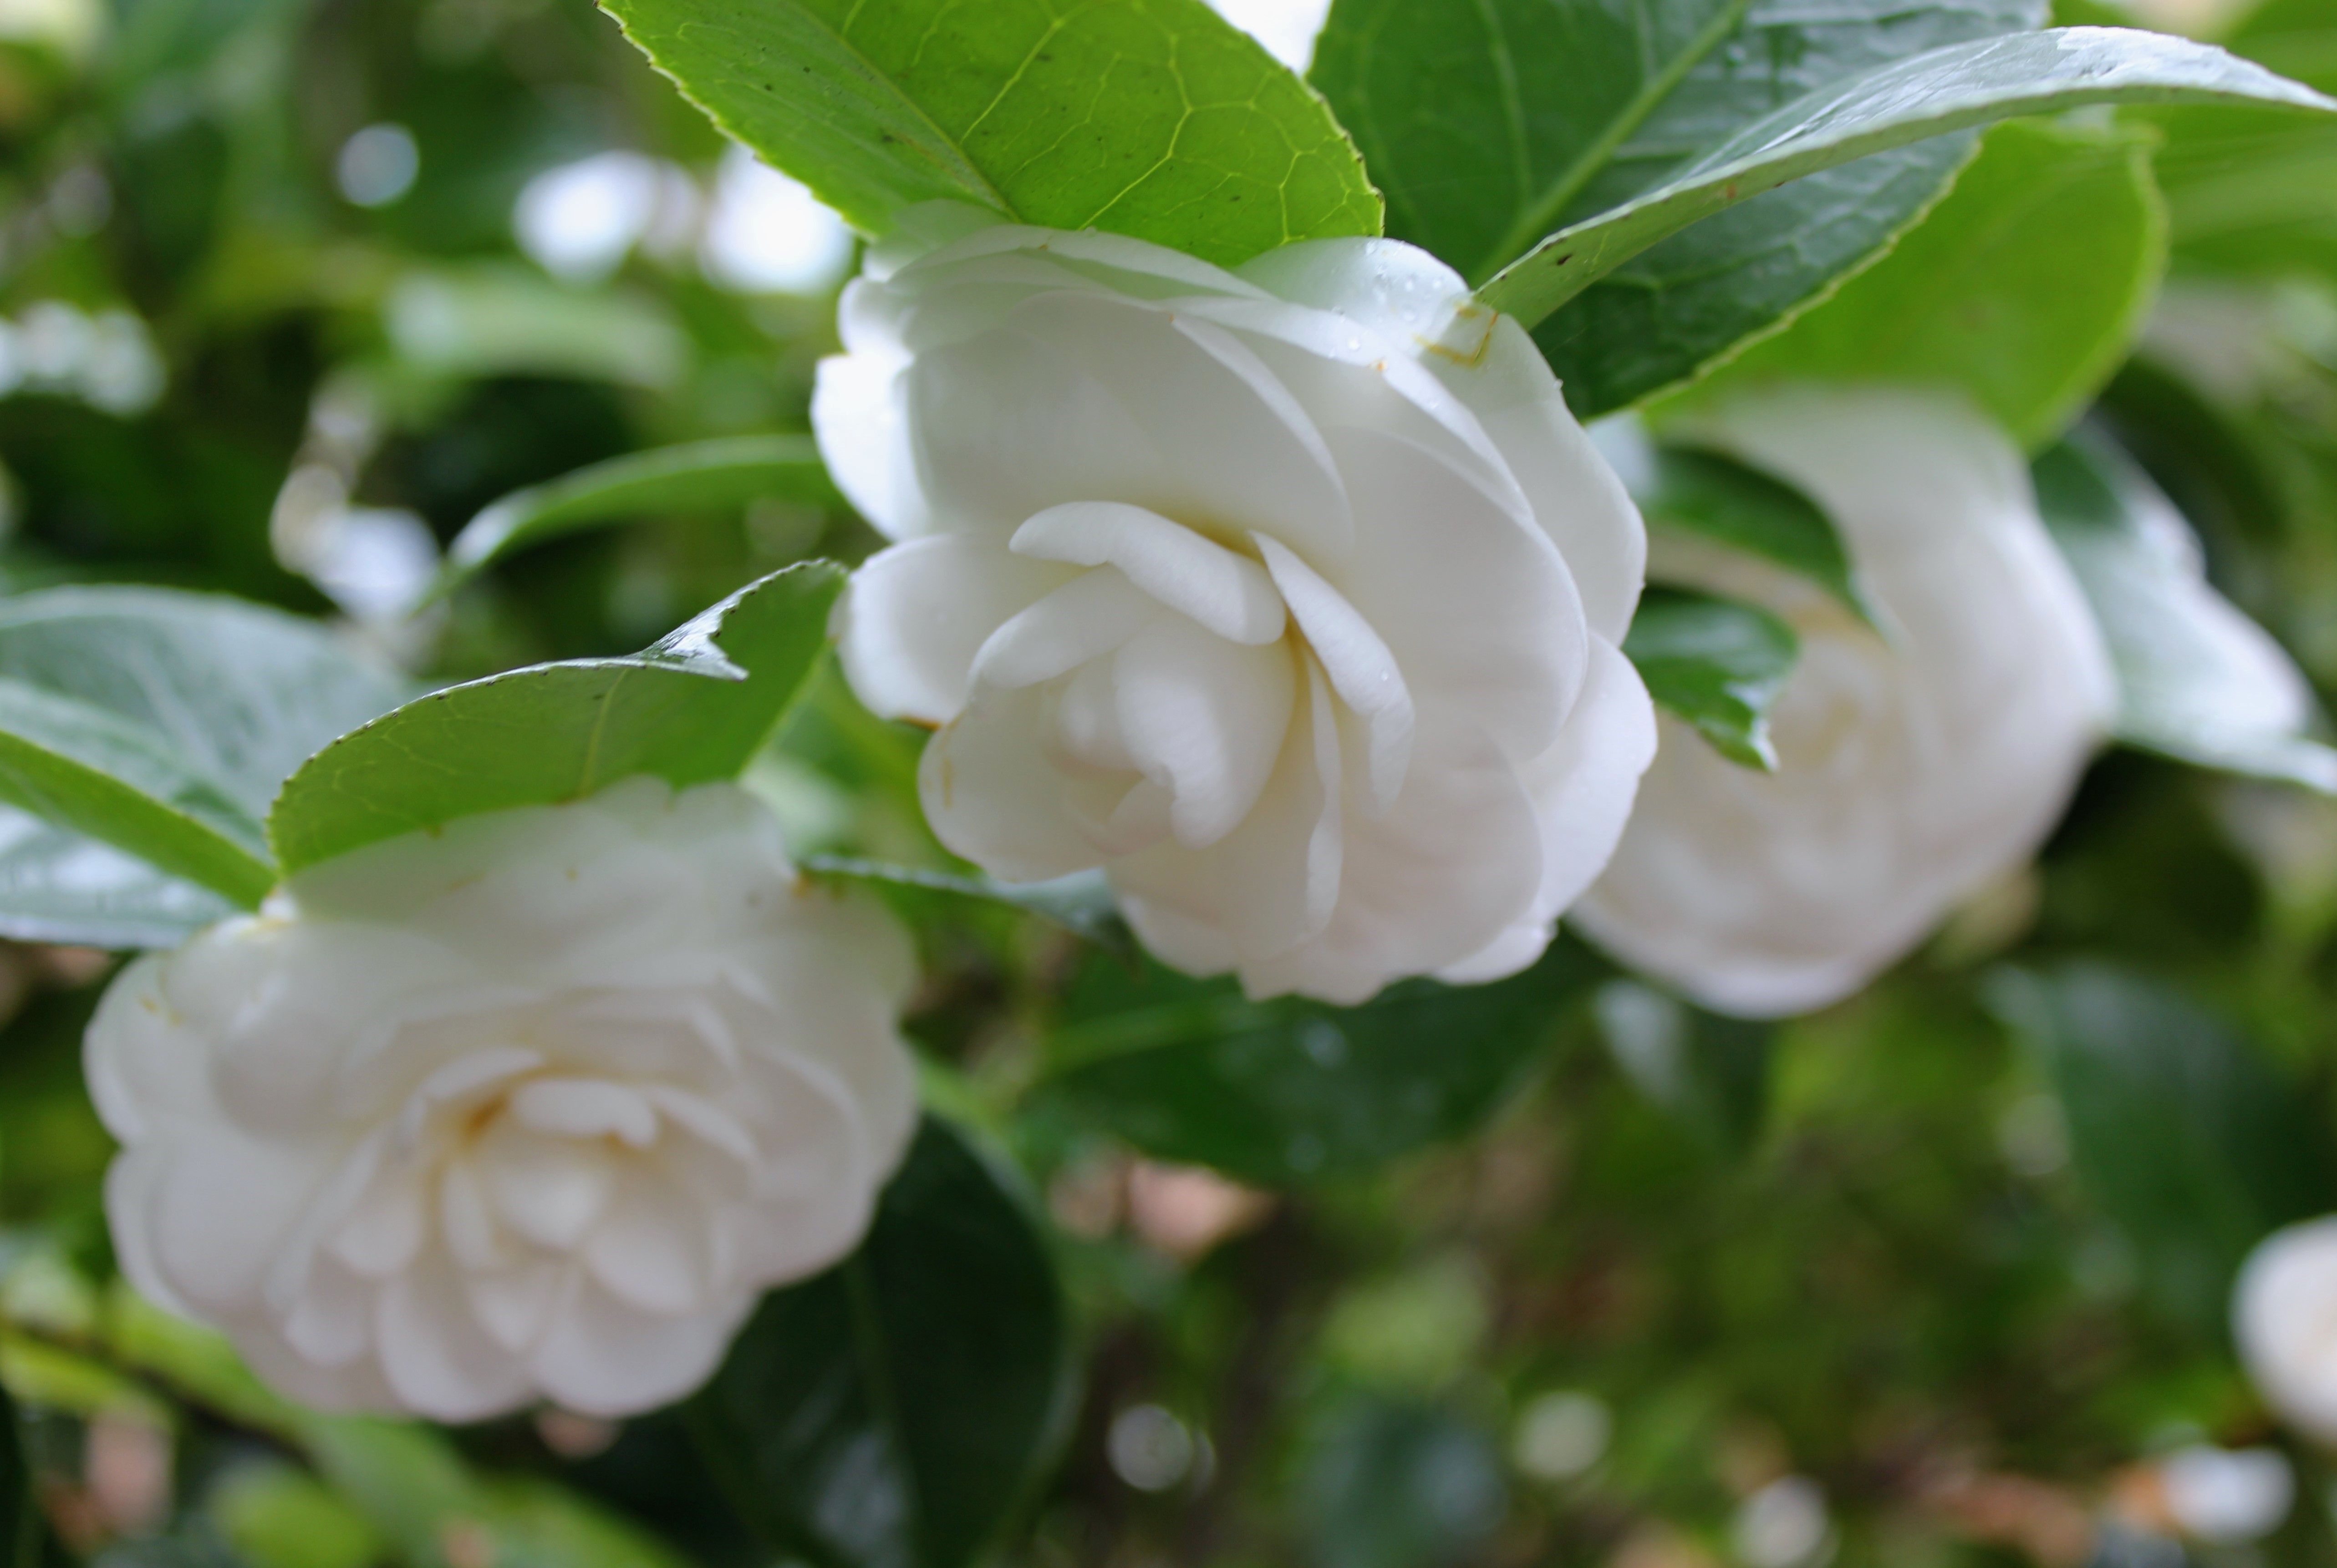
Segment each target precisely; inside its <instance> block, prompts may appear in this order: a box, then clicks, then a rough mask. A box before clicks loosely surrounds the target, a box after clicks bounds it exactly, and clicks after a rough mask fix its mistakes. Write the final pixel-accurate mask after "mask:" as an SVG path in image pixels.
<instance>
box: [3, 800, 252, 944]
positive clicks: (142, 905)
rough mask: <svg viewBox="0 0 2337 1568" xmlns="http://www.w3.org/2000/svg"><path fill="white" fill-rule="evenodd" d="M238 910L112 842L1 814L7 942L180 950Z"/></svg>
mask: <svg viewBox="0 0 2337 1568" xmlns="http://www.w3.org/2000/svg"><path fill="white" fill-rule="evenodd" d="M235 907H236V906H235V905H234V904H233V903H232V902H230V901H228V900H227V899H224V898H222V897H220V895H219V894H217V893H215V892H212V891H210V890H209V889H207V888H204V887H201V886H200V885H198V884H196V883H194V882H190V881H181V879H179V878H177V877H173V876H171V875H169V874H167V873H165V872H161V871H159V870H157V869H156V868H155V867H154V866H152V864H150V863H148V862H145V861H142V860H139V859H138V858H136V857H135V856H133V855H129V854H125V853H123V852H122V851H120V850H117V849H115V848H114V847H113V846H112V845H111V844H107V843H102V842H99V841H97V840H95V839H90V838H83V837H82V836H81V835H80V834H78V833H68V832H66V831H65V830H64V829H63V828H59V827H55V826H53V825H52V824H50V823H45V822H43V821H42V820H41V819H40V818H38V817H35V816H32V815H29V814H26V813H22V812H15V811H8V810H5V809H0V937H5V938H7V939H8V940H11V941H19V942H61V943H64V944H65V945H67V946H71V947H86V948H167V947H175V946H176V945H177V944H178V943H180V942H181V941H183V940H186V939H187V938H188V937H190V936H191V935H193V934H194V933H195V932H196V931H198V930H200V929H202V928H203V927H204V926H207V925H210V923H211V922H212V921H214V920H223V919H225V918H226V917H227V916H229V915H230V914H233V913H234V912H235Z"/></svg>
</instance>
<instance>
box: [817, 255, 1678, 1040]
mask: <svg viewBox="0 0 2337 1568" xmlns="http://www.w3.org/2000/svg"><path fill="white" fill-rule="evenodd" d="M919 221H920V222H922V223H923V224H924V225H925V226H926V227H927V228H928V229H931V230H933V231H934V232H936V233H939V232H943V231H946V230H948V229H951V228H952V227H953V225H954V228H955V230H956V232H957V234H958V236H959V237H958V238H957V239H956V242H955V243H953V244H947V245H945V246H944V247H943V248H939V249H936V250H932V251H930V252H929V253H927V254H924V255H922V256H918V257H916V258H914V259H910V260H907V261H906V262H905V263H903V262H902V260H901V257H900V256H899V255H898V254H896V253H892V252H886V253H880V254H879V255H878V256H877V257H876V258H875V260H874V261H873V263H872V267H871V270H870V273H869V275H868V276H867V277H865V278H862V279H861V280H860V281H858V282H856V283H855V284H854V285H853V286H852V287H851V288H850V289H849V290H848V291H847V292H846V297H845V301H844V307H843V333H844V341H845V345H846V348H847V349H848V350H849V351H850V352H849V353H848V354H846V355H843V356H842V357H839V358H835V359H830V360H829V361H827V362H826V364H825V365H823V366H822V367H821V375H820V384H819V392H818V396H817V398H816V401H815V403H814V405H813V411H812V418H813V423H814V424H815V426H816V429H817V432H818V435H819V440H820V447H821V451H822V452H823V453H825V454H826V458H827V462H828V465H829V468H830V470H831V472H833V473H834V474H835V475H836V480H837V482H838V483H840V484H841V485H842V486H843V487H844V488H845V491H846V493H847V494H849V495H850V496H851V497H852V499H853V501H854V502H855V504H856V505H857V506H858V507H859V508H860V509H861V510H862V511H864V512H865V514H866V515H867V516H868V517H869V519H870V520H871V521H874V522H875V524H876V525H877V527H879V528H880V529H882V530H883V531H885V533H886V534H887V535H889V536H890V537H891V538H893V539H894V540H895V541H898V542H897V543H895V545H894V546H893V548H891V549H889V550H885V551H883V552H882V553H880V554H878V555H877V556H876V557H875V559H873V560H870V561H869V562H868V564H867V565H866V566H865V567H864V568H863V569H862V570H861V571H860V573H859V575H858V576H857V577H856V579H855V580H854V582H853V585H852V588H851V589H850V590H849V592H848V594H847V595H846V599H845V600H844V601H843V602H842V603H841V604H840V605H839V607H838V611H837V618H836V632H837V635H838V637H839V638H840V640H841V643H842V647H843V655H844V661H845V668H846V672H847V673H848V674H849V675H850V677H851V679H852V682H853V686H854V688H855V689H856V691H857V692H858V693H859V695H860V696H861V699H862V700H863V701H864V702H865V703H867V704H868V705H869V706H870V707H871V708H873V709H875V711H876V712H878V713H880V714H883V715H885V716H890V717H896V718H906V719H911V720H914V721H916V722H919V723H923V724H928V725H932V726H936V727H937V728H938V730H939V734H937V735H935V737H934V740H933V742H932V743H931V745H929V746H928V747H927V748H926V751H925V756H924V770H923V790H924V805H925V811H926V813H927V815H928V817H929V818H930V819H931V821H932V823H933V824H934V831H935V832H936V833H938V834H939V835H940V836H941V838H942V841H943V842H944V843H946V844H948V845H949V847H950V848H952V849H953V850H954V851H956V852H958V853H960V854H963V855H964V856H965V857H966V858H968V859H969V860H972V861H974V862H977V863H979V864H980V865H982V866H983V868H984V869H986V870H988V871H989V872H992V874H994V875H997V876H999V877H1002V878H1004V879H1007V880H1009V881H1037V880H1041V879H1044V878H1051V877H1057V876H1061V875H1065V874H1067V873H1069V872H1075V871H1080V870H1082V869H1085V868H1089V867H1094V866H1102V867H1105V868H1106V869H1107V870H1108V872H1109V873H1110V879H1111V882H1112V885H1113V887H1114V889H1115V890H1116V891H1117V892H1118V894H1119V897H1120V903H1121V907H1122V908H1123V910H1124V911H1126V913H1127V915H1128V918H1129V922H1130V923H1131V924H1132V925H1133V926H1134V927H1135V928H1136V930H1137V933H1138V934H1139V936H1140V937H1141V938H1142V939H1143V940H1144V941H1145V943H1146V945H1147V946H1149V947H1150V948H1151V949H1152V950H1154V951H1155V952H1156V953H1158V954H1159V956H1160V957H1161V958H1163V959H1166V960H1167V961H1168V962H1169V963H1171V964H1174V965H1176V966H1177V967H1178V968H1179V969H1186V970H1188V971H1189V972H1192V973H1196V974H1213V973H1219V972H1223V971H1226V970H1235V971H1237V972H1238V973H1239V974H1240V976H1241V979H1242V981H1243V983H1244V985H1245V986H1246V987H1247V989H1249V991H1250V992H1251V994H1253V995H1257V996H1264V995H1271V994H1276V993H1279V992H1285V991H1303V992H1305V993H1307V994H1310V995H1313V996H1317V997H1321V998H1326V999H1329V1000H1333V1001H1340V1002H1354V1001H1360V1000H1362V999H1363V998H1366V997H1369V996H1370V995H1371V994H1372V993H1373V992H1374V991H1376V990H1377V989H1379V988H1380V987H1381V986H1383V985H1384V984H1385V983H1387V982H1388V981H1389V980H1391V979H1397V978H1399V977H1402V976H1406V975H1415V974H1423V973H1432V972H1434V973H1442V974H1444V975H1445V976H1447V978H1451V979H1491V978H1492V977H1494V976H1497V975H1501V974H1505V973H1509V972H1511V971H1513V970H1515V969H1521V968H1523V967H1524V966H1525V965H1526V964H1528V963H1530V962H1531V961H1532V960H1533V959H1534V957H1535V956H1536V955H1537V954H1539V953H1540V951H1541V950H1542V948H1543V947H1544V946H1546V945H1547V944H1548V942H1549V940H1550V932H1551V930H1552V929H1553V922H1554V920H1555V919H1556V917H1557V915H1558V914H1559V912H1560V911H1561V910H1563V909H1564V908H1565V907H1566V906H1567V905H1568V904H1569V903H1570V902H1571V901H1573V900H1574V898H1575V897H1576V895H1577V894H1579V892H1580V891H1581V890H1582V888H1583V887H1585V886H1586V885H1588V883H1589V881H1590V879H1591V878H1592V877H1593V876H1595V875H1596V874H1597V873H1598V871H1599V867H1600V866H1601V865H1602V864H1603V863H1605V861H1606V859H1607V856H1608V853H1609V851H1610V850H1611V849H1612V848H1613V845H1614V842H1615V839H1616V835H1617V834H1618V833H1619V832H1620V830H1621V826H1622V823H1623V819H1624V817H1625V816H1626V815H1627V814H1628V811H1629V809H1630V802H1631V795H1632V791H1633V788H1634V786H1635V784H1636V783H1637V781H1638V775H1639V774H1640V772H1641V771H1642V770H1643V769H1644V767H1645V766H1646V765H1647V761H1648V756H1649V755H1650V754H1651V752H1652V749H1653V745H1654V725H1653V719H1652V710H1651V708H1650V706H1649V705H1648V697H1647V694H1646V692H1645V690H1644V689H1643V688H1642V687H1641V686H1640V684H1639V681H1638V675H1637V673H1636V672H1635V671H1634V670H1633V669H1632V668H1631V667H1630V665H1629V664H1628V661H1626V660H1625V659H1624V658H1623V657H1622V656H1621V654H1620V653H1619V652H1618V651H1617V645H1618V643H1619V642H1620V640H1621V638H1622V636H1623V631H1624V628H1626V627H1627V626H1628V624H1629V621H1630V618H1631V610H1632V607H1633V605H1634V604H1635V603H1636V601H1637V599H1638V589H1639V580H1640V570H1641V566H1642V563H1643V560H1644V556H1645V548H1646V547H1645V540H1644V536H1643V534H1642V532H1641V530H1640V526H1639V519H1638V512H1637V511H1635V510H1634V509H1633V508H1632V505H1631V502H1630V501H1629V499H1628V496H1626V495H1625V494H1624V492H1623V490H1622V487H1621V485H1620V483H1619V482H1618V480H1617V479H1616V477H1615V475H1614V474H1613V472H1611V471H1610V470H1609V468H1608V467H1607V466H1606V463H1605V462H1604V461H1603V460H1602V459H1601V458H1600V457H1599V455H1598V453H1596V452H1595V451H1594V450H1593V449H1592V448H1591V446H1590V445H1589V442H1588V440H1587V439H1586V438H1585V437H1584V435H1583V433H1582V431H1581V429H1580V427H1579V425H1577V424H1576V423H1575V422H1574V420H1573V418H1572V417H1571V416H1570V415H1569V414H1568V412H1567V409H1566V404H1565V403H1564V402H1563V401H1562V400H1561V399H1560V396H1559V391H1558V385H1557V383H1556V382H1555V381H1554V380H1553V379H1552V378H1551V376H1550V370H1549V367H1548V366H1547V365H1545V364H1544V363H1543V361H1542V359H1541V356H1540V353H1539V352H1538V351H1537V350H1536V349H1535V348H1534V346H1533V343H1532V341H1531V340H1530V338H1528V337H1527V336H1526V335H1525V333H1524V331H1523V330H1522V329H1521V328H1520V327H1519V326H1518V325H1517V324H1516V323H1515V322H1513V321H1511V320H1508V319H1506V318H1502V317H1492V316H1489V315H1487V314H1485V313H1483V312H1482V311H1481V310H1479V309H1477V308H1476V307H1472V306H1470V305H1469V304H1468V289H1467V287H1466V285H1464V284H1463V283H1462V280H1461V278H1459V277H1457V276H1456V275H1455V274H1453V273H1452V271H1451V270H1450V269H1449V268H1445V267H1444V266H1442V264H1441V263H1439V262H1437V261H1436V260H1434V259H1433V258H1431V257H1429V256H1427V255H1426V254H1425V253H1423V252H1422V251H1419V250H1416V249H1413V248H1412V247H1410V246H1406V245H1401V244H1397V243H1395V242H1393V241H1389V240H1366V239H1346V240H1317V241H1311V242H1308V243H1305V244H1300V245H1294V246H1290V247H1288V248H1285V249H1282V250H1278V251H1275V252H1272V253H1270V254H1268V255H1266V256H1262V257H1260V258H1257V259H1256V260H1254V261H1252V262H1249V263H1248V264H1247V265H1246V266H1244V267H1242V268H1238V269H1237V271H1234V272H1227V271H1223V270H1221V269H1219V268H1215V267H1211V266H1208V265H1207V264H1205V263H1202V262H1199V261H1197V260H1195V259H1193V258H1190V257H1188V256H1184V255H1181V254H1179V253H1178V252H1176V251H1173V250H1167V249H1163V248H1160V247H1159V246H1155V245H1149V244H1146V243H1143V242H1141V241H1139V240H1134V239H1124V238H1121V237H1119V236H1114V235H1107V234H1095V233H1080V234H1067V233H1060V232H1055V231H1051V230H1046V229H1025V228H1011V227H1008V228H988V229H974V230H973V231H972V232H967V231H966V230H967V229H968V225H967V224H965V223H963V222H959V221H956V219H955V217H954V215H953V213H952V212H951V211H949V210H948V209H943V210H940V211H935V210H934V209H925V210H924V212H923V213H922V214H921V215H919Z"/></svg>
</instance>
